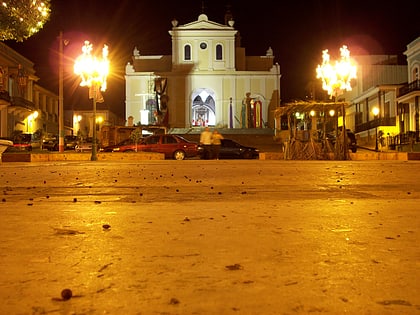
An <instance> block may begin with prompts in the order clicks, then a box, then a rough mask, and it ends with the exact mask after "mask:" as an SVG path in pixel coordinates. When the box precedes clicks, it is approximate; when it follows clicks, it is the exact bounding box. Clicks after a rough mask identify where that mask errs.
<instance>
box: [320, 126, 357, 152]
mask: <svg viewBox="0 0 420 315" xmlns="http://www.w3.org/2000/svg"><path fill="white" fill-rule="evenodd" d="M346 131H347V133H346V138H347V146H348V148H349V150H351V152H353V153H356V152H357V140H356V135H355V134H354V133H353V131H351V130H350V129H347V130H346ZM335 139H336V135H335V133H333V132H332V133H328V134H327V140H328V141H330V142H331V144H332V145H335Z"/></svg>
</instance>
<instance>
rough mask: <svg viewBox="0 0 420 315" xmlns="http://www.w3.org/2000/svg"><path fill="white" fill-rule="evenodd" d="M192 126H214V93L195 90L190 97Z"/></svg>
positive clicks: (206, 90)
mask: <svg viewBox="0 0 420 315" xmlns="http://www.w3.org/2000/svg"><path fill="white" fill-rule="evenodd" d="M191 124H192V126H215V124H216V105H215V101H214V92H213V91H212V90H209V89H197V90H195V91H194V92H193V95H192V108H191Z"/></svg>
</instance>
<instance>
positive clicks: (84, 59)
mask: <svg viewBox="0 0 420 315" xmlns="http://www.w3.org/2000/svg"><path fill="white" fill-rule="evenodd" d="M82 52H83V54H82V55H80V56H79V57H77V59H76V62H75V64H74V73H75V74H77V75H79V76H80V78H81V79H82V82H80V86H87V87H88V88H89V98H91V99H92V100H93V117H92V118H93V119H92V121H93V137H92V138H93V143H92V156H91V160H92V161H96V160H97V159H98V157H97V155H96V153H97V137H96V103H97V102H98V103H102V102H103V101H104V99H103V97H102V94H101V92H100V91H105V90H106V78H107V76H108V73H109V60H108V46H106V45H104V47H103V49H102V57H101V58H97V57H94V56H92V54H91V53H92V44H90V43H89V41H85V44H84V46H83V47H82Z"/></svg>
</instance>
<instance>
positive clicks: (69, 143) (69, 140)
mask: <svg viewBox="0 0 420 315" xmlns="http://www.w3.org/2000/svg"><path fill="white" fill-rule="evenodd" d="M78 142H79V139H78V137H77V136H73V135H66V136H64V150H75V149H76V145H77V144H78ZM42 148H43V149H46V150H48V151H58V149H59V138H58V136H53V137H48V138H46V139H44V140H43V143H42Z"/></svg>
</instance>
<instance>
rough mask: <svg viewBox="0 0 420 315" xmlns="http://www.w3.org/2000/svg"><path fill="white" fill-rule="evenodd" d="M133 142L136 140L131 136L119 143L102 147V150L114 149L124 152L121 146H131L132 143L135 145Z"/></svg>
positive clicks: (109, 150) (112, 150)
mask: <svg viewBox="0 0 420 315" xmlns="http://www.w3.org/2000/svg"><path fill="white" fill-rule="evenodd" d="M133 144H134V141H133V140H131V139H130V138H129V139H125V140H123V141H121V142H119V143H117V144H114V145H109V146H106V147H103V148H101V149H100V151H101V152H114V151H119V152H124V151H122V150H121V149H119V148H122V147H125V146H130V145H133Z"/></svg>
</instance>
